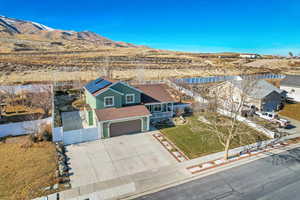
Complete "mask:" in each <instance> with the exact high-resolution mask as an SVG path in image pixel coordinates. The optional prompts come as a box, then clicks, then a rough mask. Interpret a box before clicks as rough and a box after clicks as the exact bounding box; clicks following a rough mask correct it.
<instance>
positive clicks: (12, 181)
mask: <svg viewBox="0 0 300 200" xmlns="http://www.w3.org/2000/svg"><path fill="white" fill-rule="evenodd" d="M55 154H56V153H55V146H54V144H53V143H51V142H40V143H35V144H33V146H32V147H29V148H22V147H21V144H20V143H19V142H14V141H13V142H12V143H0V155H1V165H0V199H3V200H4V199H5V200H6V199H24V200H27V199H32V198H34V197H37V196H40V195H43V194H44V192H43V191H41V189H42V188H44V187H46V186H48V185H52V184H54V183H56V179H55V170H56V163H57V162H56V155H55Z"/></svg>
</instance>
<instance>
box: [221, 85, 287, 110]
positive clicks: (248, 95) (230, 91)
mask: <svg viewBox="0 0 300 200" xmlns="http://www.w3.org/2000/svg"><path fill="white" fill-rule="evenodd" d="M218 92H219V93H220V95H221V97H222V99H224V100H225V101H224V102H225V103H226V99H233V102H236V103H238V102H241V99H242V97H245V102H244V103H245V104H246V105H245V106H248V107H252V108H256V109H257V110H260V111H269V112H271V111H275V110H278V109H279V108H280V107H281V106H282V103H283V101H284V98H285V95H286V93H285V91H283V90H281V89H279V88H277V87H275V86H274V85H272V84H271V83H269V82H267V81H265V80H254V81H247V80H231V81H226V82H224V83H223V84H220V85H219V86H218Z"/></svg>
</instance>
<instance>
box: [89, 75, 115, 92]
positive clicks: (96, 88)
mask: <svg viewBox="0 0 300 200" xmlns="http://www.w3.org/2000/svg"><path fill="white" fill-rule="evenodd" d="M115 82H116V81H114V80H109V79H104V78H97V79H95V80H92V81H90V82H88V83H87V84H86V85H85V86H84V88H85V89H86V90H87V91H88V92H89V93H91V94H92V95H94V96H97V94H99V93H101V91H103V90H105V89H107V88H108V87H110V86H111V85H112V84H113V83H115Z"/></svg>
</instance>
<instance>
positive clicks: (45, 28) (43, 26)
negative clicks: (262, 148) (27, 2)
mask: <svg viewBox="0 0 300 200" xmlns="http://www.w3.org/2000/svg"><path fill="white" fill-rule="evenodd" d="M31 23H33V24H34V25H36V26H38V27H39V28H41V29H42V30H46V31H53V30H54V29H53V28H50V27H48V26H45V25H43V24H39V23H36V22H31Z"/></svg>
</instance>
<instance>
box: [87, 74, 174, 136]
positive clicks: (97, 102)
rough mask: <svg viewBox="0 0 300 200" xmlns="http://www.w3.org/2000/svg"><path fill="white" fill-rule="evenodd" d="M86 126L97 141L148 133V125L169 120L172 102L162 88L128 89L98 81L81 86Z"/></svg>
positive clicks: (165, 87) (115, 83) (116, 83)
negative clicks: (92, 128) (94, 131)
mask: <svg viewBox="0 0 300 200" xmlns="http://www.w3.org/2000/svg"><path fill="white" fill-rule="evenodd" d="M84 89H85V99H86V115H87V117H86V118H87V122H88V124H89V125H90V126H97V127H98V129H99V138H108V137H114V136H120V135H124V134H131V133H139V132H145V131H149V129H150V122H155V121H159V120H162V119H167V118H171V117H173V114H174V112H173V104H174V102H175V100H174V99H173V97H172V96H171V95H170V92H169V91H170V88H169V87H168V86H167V85H165V84H154V85H135V86H131V85H129V84H127V83H124V82H121V81H114V80H107V79H103V78H98V79H96V80H93V81H90V82H89V83H88V84H87V85H85V86H84Z"/></svg>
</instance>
